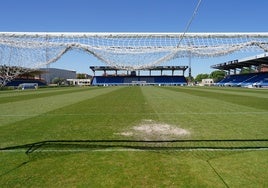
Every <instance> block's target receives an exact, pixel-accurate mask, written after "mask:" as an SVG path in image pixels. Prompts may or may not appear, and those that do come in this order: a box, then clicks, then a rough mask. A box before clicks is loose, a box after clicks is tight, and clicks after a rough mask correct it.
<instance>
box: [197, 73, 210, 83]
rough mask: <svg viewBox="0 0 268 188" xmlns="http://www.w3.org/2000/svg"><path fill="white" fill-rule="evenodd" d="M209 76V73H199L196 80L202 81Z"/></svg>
mask: <svg viewBox="0 0 268 188" xmlns="http://www.w3.org/2000/svg"><path fill="white" fill-rule="evenodd" d="M207 78H209V75H208V74H198V75H197V76H196V77H195V81H196V82H201V81H202V79H207Z"/></svg>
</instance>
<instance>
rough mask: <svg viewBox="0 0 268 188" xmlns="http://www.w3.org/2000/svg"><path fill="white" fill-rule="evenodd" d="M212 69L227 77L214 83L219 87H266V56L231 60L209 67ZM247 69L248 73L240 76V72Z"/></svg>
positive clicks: (267, 63)
mask: <svg viewBox="0 0 268 188" xmlns="http://www.w3.org/2000/svg"><path fill="white" fill-rule="evenodd" d="M211 67H212V68H214V69H219V70H224V71H226V72H227V76H226V77H225V78H224V79H223V80H221V81H220V82H218V83H216V85H219V86H238V87H268V70H267V67H268V54H267V53H264V54H261V55H258V56H254V57H249V58H245V59H241V60H233V61H229V62H225V63H221V64H217V65H213V66H211ZM244 68H247V69H248V70H249V73H247V74H242V73H241V70H242V69H244Z"/></svg>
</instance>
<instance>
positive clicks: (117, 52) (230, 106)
mask: <svg viewBox="0 0 268 188" xmlns="http://www.w3.org/2000/svg"><path fill="white" fill-rule="evenodd" d="M200 2H201V0H200V1H198V4H197V6H196V8H195V11H194V13H193V15H192V17H191V19H190V20H189V22H188V25H187V26H186V29H185V31H184V32H182V33H165V32H162V33H161V32H159V33H150V32H148V33H146V32H133V33H131V32H129V33H127V32H123V33H117V32H107V33H106V32H85V33H80V32H79V33H77V32H0V111H1V113H0V187H268V172H267V169H268V136H267V135H268V126H267V125H268V89H267V87H268V69H267V67H268V54H267V52H268V33H267V32H228V33H226V32H222V33H221V32H209V33H207V32H204V33H192V32H188V29H189V26H190V25H191V23H192V21H193V18H194V17H195V14H196V13H197V10H198V7H199V5H200ZM72 50H77V51H79V52H81V53H86V54H87V55H90V56H92V57H94V58H95V59H97V60H98V61H100V62H102V63H104V64H105V65H94V64H89V65H88V68H89V69H90V70H91V71H92V73H93V75H92V78H90V79H91V81H90V86H84V87H78V86H64V87H63V86H62V87H60V86H59V85H56V86H55V85H54V86H51V85H49V82H50V80H49V79H50V78H48V71H47V70H53V74H55V75H62V77H66V78H70V79H76V78H75V76H76V72H75V71H73V70H62V69H57V68H50V67H49V66H50V65H52V64H53V63H55V62H57V61H59V60H60V59H61V58H62V57H63V56H64V55H65V54H66V53H68V52H70V51H72ZM240 53H245V54H247V53H248V54H252V53H255V55H254V56H248V57H247V58H242V57H241V56H239V55H238V54H240ZM227 55H232V58H230V59H229V61H228V62H221V63H218V64H216V63H215V64H214V65H212V66H211V68H213V69H215V70H220V71H224V73H225V77H224V78H223V79H221V80H219V81H217V82H216V83H215V84H213V86H204V87H201V86H196V85H195V84H193V82H191V80H189V78H191V66H190V64H188V65H179V64H176V65H166V64H164V63H166V62H170V61H173V60H177V59H187V60H189V62H191V60H195V59H198V58H201V59H202V58H203V59H205V58H219V57H223V56H227ZM233 57H235V58H233ZM186 64H187V63H186ZM78 66H79V65H78ZM204 66H205V63H204ZM245 70H246V72H244V73H243V71H245ZM186 73H188V74H189V77H188V78H187V76H188V75H186ZM42 74H47V75H45V77H46V79H48V81H46V80H45V79H43V78H41V75H42ZM36 75H38V78H35V76H36ZM50 75H52V73H51V74H50ZM86 82H87V84H88V80H87V81H86Z"/></svg>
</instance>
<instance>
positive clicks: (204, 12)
mask: <svg viewBox="0 0 268 188" xmlns="http://www.w3.org/2000/svg"><path fill="white" fill-rule="evenodd" d="M197 2H198V0H2V1H1V4H0V31H1V32H5V31H10V32H11V31H16V32H26V31H31V32H183V31H184V30H185V27H186V25H187V23H188V21H189V19H190V17H191V15H192V13H193V10H194V8H195V6H196V4H197ZM267 7H268V1H267V0H255V1H251V0H202V3H201V5H200V8H199V11H198V13H197V15H196V17H195V19H194V21H193V22H192V24H191V26H190V29H189V32H267V31H268V24H267V21H268V19H267V18H268V15H267ZM244 55H245V56H246V54H244ZM228 58H231V57H228ZM234 58H238V59H239V58H240V57H234ZM228 60H232V59H224V58H218V59H217V58H213V59H209V60H204V59H202V60H200V59H192V71H193V75H196V74H198V73H209V72H211V71H212V70H211V69H210V68H209V67H210V65H212V64H217V63H221V62H223V61H228ZM177 61H178V65H187V64H188V62H187V61H185V60H180V59H179V60H177ZM99 64H101V62H99V61H97V60H96V59H94V58H92V57H90V55H88V54H83V53H76V52H70V53H69V54H66V55H64V56H63V57H62V59H60V60H59V61H58V62H56V63H55V64H52V65H51V67H58V68H66V69H72V70H77V72H85V73H91V72H90V71H89V69H88V67H89V66H90V65H99Z"/></svg>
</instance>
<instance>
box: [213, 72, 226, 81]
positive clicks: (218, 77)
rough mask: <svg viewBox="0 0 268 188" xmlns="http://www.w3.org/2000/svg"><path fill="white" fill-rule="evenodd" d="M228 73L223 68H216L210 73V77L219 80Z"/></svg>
mask: <svg viewBox="0 0 268 188" xmlns="http://www.w3.org/2000/svg"><path fill="white" fill-rule="evenodd" d="M225 75H226V73H225V72H224V71H222V70H216V71H213V72H211V73H210V76H209V77H210V78H212V79H213V80H214V82H218V81H220V80H222V79H223V78H224V77H225Z"/></svg>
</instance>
